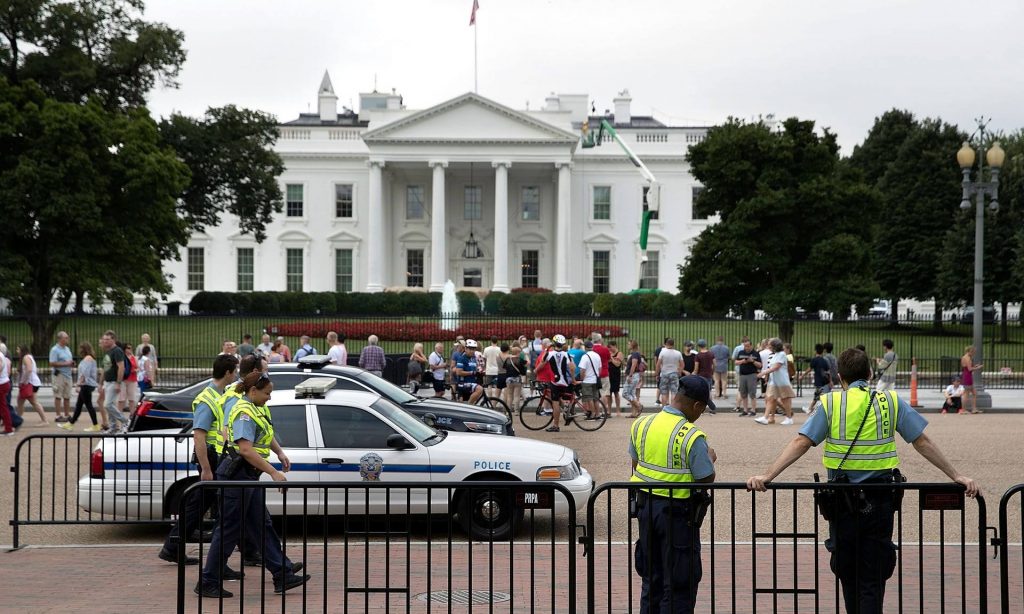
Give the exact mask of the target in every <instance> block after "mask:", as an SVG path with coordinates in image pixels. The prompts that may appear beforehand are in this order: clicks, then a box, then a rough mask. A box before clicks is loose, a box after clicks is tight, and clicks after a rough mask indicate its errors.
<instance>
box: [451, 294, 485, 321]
mask: <svg viewBox="0 0 1024 614" xmlns="http://www.w3.org/2000/svg"><path fill="white" fill-rule="evenodd" d="M455 297H456V298H457V299H458V300H459V313H460V314H461V315H464V316H478V315H480V314H481V313H482V312H483V307H482V306H481V304H480V297H479V296H477V293H476V292H471V291H469V290H460V291H458V292H456V293H455Z"/></svg>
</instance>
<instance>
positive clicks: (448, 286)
mask: <svg viewBox="0 0 1024 614" xmlns="http://www.w3.org/2000/svg"><path fill="white" fill-rule="evenodd" d="M458 327H459V299H458V298H456V297H455V284H454V283H452V280H450V279H449V280H448V281H446V282H445V283H444V290H442V291H441V328H442V329H443V330H455V329H456V328H458Z"/></svg>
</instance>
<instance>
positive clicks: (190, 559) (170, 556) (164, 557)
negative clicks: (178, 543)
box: [157, 548, 199, 565]
mask: <svg viewBox="0 0 1024 614" xmlns="http://www.w3.org/2000/svg"><path fill="white" fill-rule="evenodd" d="M157 556H158V557H160V560H161V561H167V562H168V563H174V564H175V565H177V564H178V554H177V553H176V552H172V551H171V550H166V549H164V548H161V549H160V554H158V555H157ZM198 564H199V559H197V558H196V557H194V556H186V557H185V565H198Z"/></svg>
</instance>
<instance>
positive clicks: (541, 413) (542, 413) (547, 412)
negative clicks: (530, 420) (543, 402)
mask: <svg viewBox="0 0 1024 614" xmlns="http://www.w3.org/2000/svg"><path fill="white" fill-rule="evenodd" d="M537 415H538V416H550V415H551V410H550V409H547V408H545V409H542V410H540V411H538V412H537Z"/></svg>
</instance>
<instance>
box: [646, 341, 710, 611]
mask: <svg viewBox="0 0 1024 614" xmlns="http://www.w3.org/2000/svg"><path fill="white" fill-rule="evenodd" d="M666 350H667V348H666V349H663V350H662V351H661V353H662V354H664V353H665V352H666ZM714 406H715V404H714V402H713V401H712V400H711V388H710V387H709V386H708V384H707V381H706V380H704V378H702V377H699V376H695V375H688V376H686V377H683V378H682V379H681V380H680V381H679V391H678V392H677V393H676V394H675V395H674V396H673V397H672V402H671V404H670V405H666V406H663V407H662V409H661V411H659V412H658V413H656V414H652V415H649V416H644V417H642V418H639V419H637V420H636V421H634V422H633V425H632V427H631V428H630V441H629V454H630V457H631V458H632V460H633V475H632V476H631V477H630V481H631V482H633V483H636V484H644V483H649V482H661V483H666V482H667V483H671V484H674V485H696V484H707V483H712V482H714V481H715V461H716V460H717V456H716V454H715V450H714V448H712V447H711V446H710V445H708V443H707V435H705V434H704V432H703V431H701V430H700V429H698V428H697V427H696V426H695V425H694V423H695V422H696V421H697V420H698V419H700V417H701V415H702V414H703V413H704V411H705V410H706V409H714ZM673 442H675V443H673ZM632 492H635V493H636V517H637V522H638V524H639V535H638V538H637V541H636V548H635V550H634V551H633V558H634V565H635V566H636V571H637V574H638V575H639V576H640V578H641V589H640V612H641V613H642V614H651V613H654V612H666V613H667V612H671V613H673V614H675V613H677V612H678V613H692V612H693V610H694V607H695V605H696V603H697V589H698V586H699V584H700V579H701V576H702V575H703V569H702V564H701V555H700V550H701V544H700V525H701V522H702V521H703V512H704V511H706V509H707V501H708V500H709V496H708V495H707V494H706V493H704V492H703V491H700V490H694V489H691V488H639V489H636V490H633V491H632Z"/></svg>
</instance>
